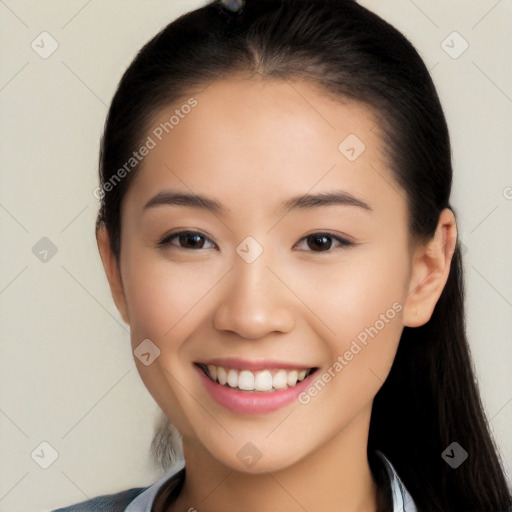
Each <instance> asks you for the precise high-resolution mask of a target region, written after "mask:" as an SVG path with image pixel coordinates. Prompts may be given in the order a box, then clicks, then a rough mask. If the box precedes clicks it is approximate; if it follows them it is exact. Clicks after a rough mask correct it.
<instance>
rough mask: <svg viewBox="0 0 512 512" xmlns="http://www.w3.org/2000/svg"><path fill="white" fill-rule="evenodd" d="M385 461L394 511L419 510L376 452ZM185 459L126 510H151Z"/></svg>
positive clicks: (408, 511) (390, 466)
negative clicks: (165, 485)
mask: <svg viewBox="0 0 512 512" xmlns="http://www.w3.org/2000/svg"><path fill="white" fill-rule="evenodd" d="M375 453H376V454H377V455H378V456H379V458H380V459H381V460H382V462H383V463H384V466H385V468H386V472H387V474H388V477H389V481H390V485H391V495H392V497H393V512H418V510H417V508H416V505H415V504H414V501H413V499H412V496H411V495H410V494H409V492H408V491H407V489H406V488H405V485H404V484H403V482H402V480H401V479H400V477H399V476H398V474H397V472H396V470H395V468H394V467H393V465H392V464H391V462H390V461H389V459H388V458H387V457H386V456H385V455H384V454H383V453H382V452H381V451H379V450H376V452H375ZM184 466H185V461H184V460H183V459H182V460H180V461H178V462H177V463H176V465H174V466H173V467H172V468H171V469H169V471H167V473H166V474H165V475H164V476H163V477H162V478H161V479H160V480H158V482H156V483H155V484H153V485H152V486H151V487H148V488H147V489H146V490H145V491H144V492H142V493H141V494H139V495H138V496H137V497H136V498H135V499H134V500H133V501H132V502H131V503H130V504H129V505H128V506H127V507H126V509H125V512H151V507H152V506H153V502H154V501H155V498H156V495H157V493H158V491H159V490H160V488H161V487H162V486H163V485H164V484H165V483H166V482H167V481H168V480H169V479H170V478H172V477H173V476H174V475H175V474H176V473H178V471H180V470H181V469H183V467H184Z"/></svg>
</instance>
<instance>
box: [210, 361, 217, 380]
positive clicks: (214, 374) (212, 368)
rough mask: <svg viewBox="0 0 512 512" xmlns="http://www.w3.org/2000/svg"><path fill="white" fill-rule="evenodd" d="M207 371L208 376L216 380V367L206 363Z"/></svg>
mask: <svg viewBox="0 0 512 512" xmlns="http://www.w3.org/2000/svg"><path fill="white" fill-rule="evenodd" d="M208 373H209V374H210V377H211V378H212V380H217V367H216V366H214V365H213V364H209V365H208Z"/></svg>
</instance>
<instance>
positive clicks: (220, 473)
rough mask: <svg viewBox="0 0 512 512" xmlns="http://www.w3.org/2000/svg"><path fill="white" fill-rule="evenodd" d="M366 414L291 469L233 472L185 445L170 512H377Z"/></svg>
mask: <svg viewBox="0 0 512 512" xmlns="http://www.w3.org/2000/svg"><path fill="white" fill-rule="evenodd" d="M370 414H371V407H369V408H368V410H364V411H362V412H361V414H360V415H359V416H357V417H356V418H354V420H353V421H352V422H351V423H350V424H349V425H347V427H346V428H345V429H344V430H343V431H341V432H339V433H338V434H337V435H335V436H334V437H332V438H331V439H329V440H328V441H327V442H325V443H324V444H323V445H322V446H320V447H318V448H317V449H316V450H314V451H313V452H312V453H310V454H308V455H307V456H305V457H303V458H302V459H301V460H299V461H298V462H297V463H295V464H293V465H292V466H289V467H286V468H284V469H281V470H278V471H273V472H264V473H259V474H248V473H243V472H239V471H234V470H232V469H231V468H229V467H226V466H225V465H223V464H220V463H219V461H217V460H216V459H214V458H213V457H211V456H210V455H209V454H208V453H207V452H205V451H203V450H201V449H198V448H197V447H196V446H194V444H193V443H190V442H188V441H187V440H186V439H184V445H183V446H184V453H185V460H186V468H187V470H186V478H185V482H184V485H183V488H182V491H181V493H180V495H179V496H178V498H177V500H176V502H175V503H174V504H173V506H172V508H171V509H170V510H169V511H168V512H186V511H189V510H190V511H193V510H194V509H196V510H197V511H198V512H218V511H219V510H222V511H223V512H239V511H240V510H244V511H246V512H261V511H262V510H264V511H266V512H274V511H276V512H277V511H279V512H304V510H309V511H313V510H333V511H334V510H336V511H343V512H375V511H376V510H377V485H376V482H375V479H374V477H373V475H372V472H371V470H370V466H369V463H368V459H367V443H368V429H369V421H370ZM297 443H298V444H300V443H301V440H300V439H298V440H297Z"/></svg>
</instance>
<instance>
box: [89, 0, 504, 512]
mask: <svg viewBox="0 0 512 512" xmlns="http://www.w3.org/2000/svg"><path fill="white" fill-rule="evenodd" d="M235 73H243V74H247V76H248V77H250V78H260V79H277V80H302V81H306V82H308V83H310V84H312V85H314V86H318V87H320V90H322V91H323V92H325V93H326V94H330V95H332V96H334V97H335V98H337V99H339V100H340V101H346V100H354V101H357V102H360V103H361V104H364V105H366V106H369V107H370V108H371V109H372V111H373V112H374V113H375V115H376V116H377V119H378V120H379V121H378V124H379V131H380V134H381V138H382V141H383V143H384V146H385V148H386V156H387V159H388V165H389V168H390V170H391V171H392V173H393V176H394V178H395V179H396V181H397V183H398V184H399V185H400V187H401V188H402V189H403V191H405V194H404V196H405V197H406V201H407V206H408V210H409V215H410V217H409V219H410V222H409V230H410V234H411V236H413V237H415V238H417V239H419V240H423V241H428V240H430V239H432V237H433V235H434V233H435V230H436V226H437V222H438V220H439V215H440V213H441V211H442V210H443V209H444V208H450V209H452V210H453V208H452V207H451V206H450V203H449V199H450V192H451V185H452V163H451V148H450V140H449V133H448V127H447V123H446V120H445V116H444V113H443V110H442V107H441V104H440V101H439V98H438V95H437V92H436V89H435V86H434V84H433V82H432V79H431V77H430V74H429V72H428V70H427V68H426V66H425V64H424V62H423V61H422V59H421V57H420V56H419V54H418V53H417V51H416V50H415V49H414V47H413V46H412V44H411V43H410V42H409V41H408V40H407V39H406V38H405V37H404V35H403V34H401V33H400V32H399V31H398V30H397V29H395V28H394V27H392V26H391V25H390V24H388V23H387V22H386V21H384V20H383V19H381V18H380V17H378V16H377V15H376V14H374V13H372V12H370V11H369V10H367V9H366V8H364V7H362V6H361V5H359V4H357V3H356V2H355V1H351V0H248V1H247V2H246V4H245V7H244V9H243V11H242V12H241V13H239V14H232V13H228V12H226V11H225V10H223V9H222V8H221V7H220V6H219V5H218V4H217V3H216V2H210V3H209V4H207V5H205V6H204V7H201V8H199V9H196V10H194V11H191V12H189V13H186V14H184V15H183V16H181V17H179V18H178V19H177V20H175V21H174V22H172V23H171V24H169V25H168V26H167V27H165V28H164V29H163V30H162V31H161V32H160V33H158V34H157V35H156V36H155V37H154V38H153V39H152V40H151V41H149V42H148V43H147V44H146V45H145V46H144V47H143V48H142V49H141V51H140V52H139V53H138V55H137V56H136V58H135V59H134V60H133V62H132V63H131V65H130V66H129V68H128V69H127V70H126V72H125V73H124V75H123V77H122V79H121V81H120V84H119V86H118V88H117V91H116V93H115V95H114V98H113V101H112V104H111V106H110V110H109V112H108V117H107V121H106V124H105V130H104V134H103V137H102V143H101V151H100V166H99V169H100V185H101V186H102V187H104V185H105V184H106V183H108V182H109V180H111V179H112V177H113V176H114V175H115V174H116V172H117V171H118V170H119V169H120V168H121V167H122V166H123V164H125V163H126V162H127V161H128V160H129V159H130V157H131V156H132V154H133V151H135V150H136V149H137V148H138V147H139V146H140V144H141V141H143V140H144V139H145V137H147V135H148V133H149V130H150V128H151V121H152V119H153V118H154V116H155V115H156V114H157V113H158V112H159V110H160V109H161V108H163V107H168V106H169V105H173V104H176V103H177V102H178V101H179V100H180V99H182V98H184V97H187V95H190V94H191V91H192V90H194V89H199V88H200V87H205V86H206V85H208V84H209V83H211V82H212V81H215V80H216V79H218V78H225V77H229V76H230V75H232V74H235ZM139 166H140V164H139ZM136 172H137V169H134V171H133V172H130V173H128V174H127V175H126V177H124V178H123V179H122V180H118V181H119V182H118V183H117V184H116V185H115V186H114V187H110V188H111V190H109V192H108V193H105V194H103V197H102V198H101V205H100V211H99V215H98V219H97V230H98V229H100V228H102V227H104V228H106V229H107V231H108V233H109V237H110V244H111V248H112V251H113V252H114V254H115V256H116V257H117V260H118V262H120V248H121V225H120V223H121V220H120V211H121V205H122V200H123V197H124V196H125V194H126V191H127V190H128V188H129V187H130V184H131V183H132V181H133V179H134V177H135V175H136ZM105 190H106V189H105ZM462 270H463V267H462V260H461V253H460V246H459V243H458V242H457V245H456V248H455V252H454V254H453V259H452V264H451V267H450V273H449V277H448V281H447V283H446V286H445V288H444V290H443V292H442V294H441V297H440V299H439V301H438V302H437V304H436V307H435V309H434V312H433V314H432V316H431V318H430V320H429V321H428V322H427V323H426V324H425V325H423V326H421V327H417V328H408V327H405V328H404V330H403V333H402V336H401V339H400V343H399V347H398V351H397V354H396V357H395V360H394V363H393V366H392V368H391V371H390V373H389V376H388V378H387V379H386V381H385V382H384V384H383V386H382V387H381V389H380V390H379V392H378V393H377V395H376V397H375V399H374V403H373V409H372V415H371V423H370V431H369V440H368V453H369V454H370V453H371V452H373V451H375V450H381V451H382V452H383V453H384V454H385V455H386V456H387V457H388V458H389V459H390V461H391V462H392V464H393V465H394V466H395V468H396V470H397V472H398V474H399V475H400V477H401V479H402V481H403V482H404V484H405V486H406V487H407V489H408V490H409V492H410V493H411V495H412V497H413V499H414V501H415V503H416V505H417V507H418V511H419V512H427V511H442V512H452V511H453V512H454V511H465V512H470V511H479V512H481V511H484V510H485V511H491V510H492V511H497V510H509V508H510V507H511V504H512V498H511V493H510V489H509V488H508V485H507V480H506V477H505V473H504V470H503V467H502V463H501V460H500V457H499V452H498V450H497V448H496V445H495V444H494V441H493V438H492V436H491V433H490V429H489V425H488V423H487V420H486V416H485V413H484V409H483V406H482V403H481V399H480V395H479V391H478V387H477V383H476V378H475V371H474V368H473V365H472V360H471V357H470V350H469V346H468V342H467V338H466V332H465V318H464V283H463V274H462ZM173 439H174V438H173V435H172V428H171V425H170V423H169V421H168V420H167V421H163V422H161V423H160V424H159V425H158V426H157V428H156V435H155V437H154V439H153V443H152V451H153V457H154V459H155V460H156V461H157V462H158V463H160V464H161V465H162V467H166V466H168V465H169V463H170V462H171V460H170V459H171V457H170V456H169V454H172V451H173V449H174V448H173ZM452 442H457V443H458V444H459V445H460V446H462V448H464V449H465V450H466V451H467V452H468V458H467V460H466V461H465V462H463V463H462V464H461V465H460V466H459V467H458V468H456V469H452V467H450V466H449V465H448V464H447V463H446V462H445V460H443V458H442V456H441V455H442V452H443V451H444V450H445V449H446V448H447V447H448V446H449V445H450V444H451V443H452Z"/></svg>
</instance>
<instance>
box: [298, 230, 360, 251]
mask: <svg viewBox="0 0 512 512" xmlns="http://www.w3.org/2000/svg"><path fill="white" fill-rule="evenodd" d="M302 241H305V242H306V244H307V245H308V247H309V248H310V249H311V251H310V252H330V249H331V247H332V245H333V241H334V242H337V243H338V244H339V245H340V246H341V247H342V248H343V247H352V246H354V245H355V244H354V242H350V241H349V240H345V239H344V238H341V237H339V236H337V235H335V234H333V233H312V234H311V235H308V236H305V237H304V238H302V239H301V240H300V241H299V244H300V243H301V242H302Z"/></svg>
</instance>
